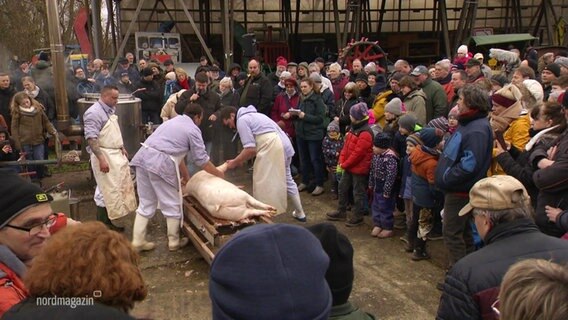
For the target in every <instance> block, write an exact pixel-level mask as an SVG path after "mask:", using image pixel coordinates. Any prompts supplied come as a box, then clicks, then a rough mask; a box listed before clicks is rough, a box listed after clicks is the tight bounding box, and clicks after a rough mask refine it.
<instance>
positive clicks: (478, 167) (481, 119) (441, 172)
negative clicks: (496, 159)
mask: <svg viewBox="0 0 568 320" xmlns="http://www.w3.org/2000/svg"><path fill="white" fill-rule="evenodd" d="M459 123H460V125H459V127H458V129H457V130H456V132H454V134H453V135H452V136H451V137H450V138H449V139H448V141H446V145H445V147H444V152H443V153H442V155H441V156H440V159H439V161H438V167H437V168H436V187H438V188H440V189H442V190H443V191H445V192H469V190H470V189H471V187H473V185H474V184H475V183H476V182H477V181H479V180H481V179H483V178H485V177H486V176H487V170H488V169H489V166H490V165H491V155H492V151H493V132H492V131H491V126H490V125H489V120H488V119H487V114H486V113H482V112H475V113H473V114H467V115H463V114H462V115H460V120H459Z"/></svg>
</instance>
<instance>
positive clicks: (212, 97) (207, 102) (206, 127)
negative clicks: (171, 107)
mask: <svg viewBox="0 0 568 320" xmlns="http://www.w3.org/2000/svg"><path fill="white" fill-rule="evenodd" d="M208 81H209V77H207V74H206V73H205V72H199V73H198V74H196V75H195V87H193V88H189V90H187V91H185V92H184V93H182V95H181V96H180V97H179V99H178V102H177V103H176V106H175V109H176V112H177V113H178V114H183V111H184V110H185V107H187V105H188V104H189V103H197V104H198V105H200V106H201V107H202V108H203V120H202V121H201V124H200V125H199V129H200V130H201V135H202V137H203V142H204V143H205V149H206V150H207V154H209V155H211V152H212V151H213V137H214V135H215V132H214V130H213V123H214V122H215V121H217V118H218V115H217V114H216V113H217V111H219V109H220V108H221V99H220V98H219V95H218V94H217V93H215V92H214V91H212V90H209V89H208ZM271 92H272V90H271ZM215 151H217V150H215ZM215 153H216V152H215ZM218 160H219V159H213V163H216V162H217V161H218Z"/></svg>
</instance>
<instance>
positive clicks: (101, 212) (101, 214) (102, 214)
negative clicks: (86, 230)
mask: <svg viewBox="0 0 568 320" xmlns="http://www.w3.org/2000/svg"><path fill="white" fill-rule="evenodd" d="M97 221H100V222H102V223H104V224H105V225H106V226H107V227H108V228H109V229H111V230H113V231H116V232H123V231H124V228H123V227H119V226H115V225H114V224H112V222H111V221H110V219H109V218H108V212H107V209H106V207H99V206H97Z"/></svg>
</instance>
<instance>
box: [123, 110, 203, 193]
mask: <svg viewBox="0 0 568 320" xmlns="http://www.w3.org/2000/svg"><path fill="white" fill-rule="evenodd" d="M144 145H145V146H143V147H142V148H140V150H138V152H136V154H135V155H134V157H133V158H132V161H131V162H130V165H131V166H134V167H142V168H144V169H146V170H147V171H149V172H152V173H154V174H157V175H159V176H161V177H162V178H163V179H164V180H166V181H167V182H168V183H170V184H172V185H174V186H177V176H176V168H175V166H174V162H173V160H172V159H171V158H170V156H172V157H174V158H179V157H181V156H184V155H185V154H187V153H188V152H189V156H190V157H191V160H192V161H193V163H194V164H195V165H196V166H198V167H203V165H205V164H206V163H207V162H209V156H208V155H207V152H206V151H205V144H204V142H203V138H202V137H201V130H199V127H197V126H196V125H195V123H194V122H193V120H191V118H190V117H188V116H186V115H181V116H177V117H174V118H173V119H171V120H168V121H166V122H164V123H162V124H161V125H160V126H159V127H158V128H157V129H156V131H154V133H152V134H151V135H150V136H149V137H148V139H146V141H144Z"/></svg>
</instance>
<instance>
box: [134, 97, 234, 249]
mask: <svg viewBox="0 0 568 320" xmlns="http://www.w3.org/2000/svg"><path fill="white" fill-rule="evenodd" d="M202 119H203V109H202V107H201V106H200V105H198V104H195V103H190V104H189V105H188V106H187V107H186V108H185V110H184V112H183V114H182V115H180V116H177V117H174V118H173V119H171V120H168V121H167V122H164V123H163V124H161V125H160V126H159V127H158V129H156V131H154V133H152V135H150V136H149V137H148V139H146V141H144V143H142V148H140V150H138V152H137V153H136V155H134V157H133V158H132V162H131V163H130V165H131V166H133V167H136V184H137V188H138V199H139V200H140V205H139V206H138V209H137V210H136V218H135V220H134V229H133V231H132V245H133V246H134V248H135V249H136V250H138V251H147V250H152V249H154V247H155V245H154V243H153V242H149V241H146V227H147V225H148V221H149V220H150V219H151V218H152V217H153V216H154V214H155V213H156V209H157V206H158V201H159V202H160V211H161V212H162V214H163V215H164V217H165V218H166V224H167V230H168V231H167V232H168V248H169V249H170V251H175V250H178V249H179V248H181V247H183V246H185V245H186V244H187V242H188V239H187V238H183V237H181V238H180V226H181V224H182V222H183V210H182V192H181V190H182V185H185V183H187V180H188V179H189V174H188V172H187V167H186V166H185V162H184V161H183V158H184V156H185V155H186V154H188V152H189V156H190V159H191V161H192V162H193V163H194V164H195V165H196V166H197V167H199V168H201V169H203V170H205V171H207V172H209V173H210V174H212V175H215V176H218V177H221V178H223V177H224V173H223V172H221V171H219V170H218V169H217V168H215V166H214V165H213V163H211V161H210V160H209V156H208V155H207V152H206V151H205V144H204V143H203V139H202V136H201V130H199V127H198V126H199V124H200V123H201V120H202Z"/></svg>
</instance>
